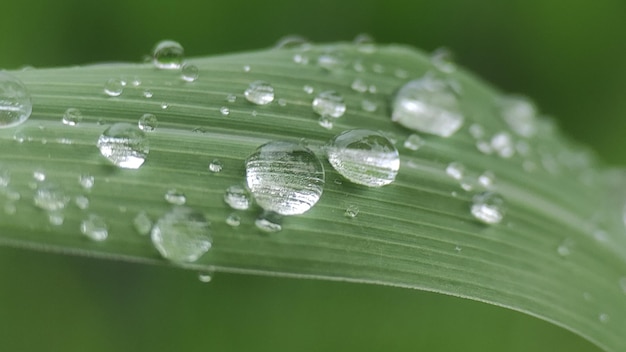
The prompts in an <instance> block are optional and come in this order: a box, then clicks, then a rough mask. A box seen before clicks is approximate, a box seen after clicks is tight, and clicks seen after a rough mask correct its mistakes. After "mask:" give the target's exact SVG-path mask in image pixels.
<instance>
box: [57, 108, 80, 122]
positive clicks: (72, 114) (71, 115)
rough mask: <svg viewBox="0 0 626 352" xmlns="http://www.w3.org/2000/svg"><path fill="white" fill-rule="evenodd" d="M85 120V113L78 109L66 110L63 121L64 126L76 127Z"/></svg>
mask: <svg viewBox="0 0 626 352" xmlns="http://www.w3.org/2000/svg"><path fill="white" fill-rule="evenodd" d="M82 120H83V113H82V112H80V110H78V109H76V108H69V109H67V110H65V113H64V114H63V119H62V120H61V121H62V122H63V124H65V125H68V126H76V125H78V124H79V123H80V122H81V121H82Z"/></svg>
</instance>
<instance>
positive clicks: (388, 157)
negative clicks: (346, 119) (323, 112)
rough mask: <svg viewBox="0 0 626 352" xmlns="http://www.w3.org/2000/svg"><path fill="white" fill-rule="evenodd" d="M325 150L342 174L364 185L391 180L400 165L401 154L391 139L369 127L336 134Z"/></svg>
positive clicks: (385, 183)
mask: <svg viewBox="0 0 626 352" xmlns="http://www.w3.org/2000/svg"><path fill="white" fill-rule="evenodd" d="M326 154H327V156H328V161H329V162H330V164H331V165H332V166H333V167H334V168H335V170H337V172H339V173H340V174H341V175H342V176H343V177H345V178H347V179H348V180H350V181H352V182H354V183H358V184H361V185H365V186H370V187H380V186H384V185H387V184H390V183H392V182H393V181H394V180H395V179H396V175H397V174H398V170H399V169H400V156H399V154H398V150H397V149H396V147H395V146H394V145H393V143H391V141H390V140H389V139H388V138H387V137H385V136H383V135H382V134H381V133H378V132H374V131H370V130H362V129H357V130H349V131H345V132H343V133H341V134H339V135H337V136H335V137H334V138H333V139H332V140H331V141H330V143H329V144H328V146H327V148H326Z"/></svg>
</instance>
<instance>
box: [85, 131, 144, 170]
mask: <svg viewBox="0 0 626 352" xmlns="http://www.w3.org/2000/svg"><path fill="white" fill-rule="evenodd" d="M97 146H98V149H100V154H102V155H103V156H104V157H105V158H107V159H108V160H109V161H110V162H112V163H113V164H114V165H116V166H118V167H121V168H124V169H138V168H139V167H140V166H141V165H142V164H143V163H144V161H146V158H147V157H148V153H149V151H150V148H149V147H148V141H147V140H146V136H145V133H144V132H143V131H141V130H140V129H139V128H137V127H136V126H133V125H131V124H129V123H123V122H120V123H116V124H114V125H112V126H111V127H109V128H107V129H106V130H105V131H104V132H103V133H102V134H101V135H100V138H98V143H97Z"/></svg>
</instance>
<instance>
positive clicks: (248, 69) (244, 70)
mask: <svg viewBox="0 0 626 352" xmlns="http://www.w3.org/2000/svg"><path fill="white" fill-rule="evenodd" d="M250 70H252V67H250V65H244V66H243V72H250Z"/></svg>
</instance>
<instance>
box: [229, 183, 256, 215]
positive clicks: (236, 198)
mask: <svg viewBox="0 0 626 352" xmlns="http://www.w3.org/2000/svg"><path fill="white" fill-rule="evenodd" d="M224 201H225V202H226V204H228V205H229V206H230V207H231V208H233V209H237V210H246V209H248V208H249V207H250V194H249V193H248V191H247V190H246V189H245V188H244V187H243V186H240V185H233V186H230V187H228V188H227V189H226V192H224Z"/></svg>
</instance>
